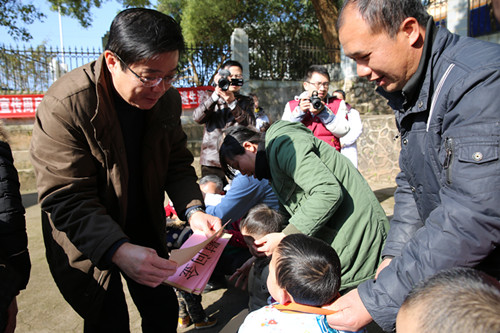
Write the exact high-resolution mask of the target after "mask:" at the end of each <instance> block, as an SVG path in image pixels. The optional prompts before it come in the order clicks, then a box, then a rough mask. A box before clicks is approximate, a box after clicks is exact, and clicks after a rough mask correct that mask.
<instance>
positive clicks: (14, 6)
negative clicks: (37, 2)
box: [0, 0, 151, 41]
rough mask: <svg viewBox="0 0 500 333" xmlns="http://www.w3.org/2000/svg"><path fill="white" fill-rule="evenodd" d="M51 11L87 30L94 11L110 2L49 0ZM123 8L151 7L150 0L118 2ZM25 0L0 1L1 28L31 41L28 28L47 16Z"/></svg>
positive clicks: (13, 35) (21, 38) (16, 37)
mask: <svg viewBox="0 0 500 333" xmlns="http://www.w3.org/2000/svg"><path fill="white" fill-rule="evenodd" d="M47 1H48V3H50V5H51V7H50V9H51V10H53V11H56V12H57V11H58V10H60V11H61V15H64V16H69V17H73V18H75V19H77V20H78V22H79V23H80V25H81V26H82V27H84V28H87V27H89V26H91V25H92V9H93V7H95V8H100V7H101V5H102V4H103V3H104V2H106V1H108V0H47ZM117 1H119V2H120V3H121V4H122V5H123V7H125V8H126V7H149V6H151V2H150V1H149V0H117ZM25 2H27V1H23V0H0V26H4V27H6V28H7V31H8V33H9V35H11V36H12V37H13V38H14V39H20V40H23V41H29V40H30V39H31V38H32V36H31V34H30V33H29V31H28V29H27V28H26V27H22V26H21V25H29V24H32V23H33V22H35V21H43V19H44V18H45V14H44V13H42V12H40V10H39V9H38V8H36V7H35V6H34V5H32V4H31V3H30V4H26V3H25Z"/></svg>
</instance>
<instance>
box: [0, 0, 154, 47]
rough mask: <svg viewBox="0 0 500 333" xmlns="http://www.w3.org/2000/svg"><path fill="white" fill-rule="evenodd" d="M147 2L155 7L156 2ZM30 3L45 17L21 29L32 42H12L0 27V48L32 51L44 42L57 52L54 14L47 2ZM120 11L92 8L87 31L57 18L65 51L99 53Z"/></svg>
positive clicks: (111, 2) (110, 6) (113, 4)
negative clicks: (24, 46) (104, 38)
mask: <svg viewBox="0 0 500 333" xmlns="http://www.w3.org/2000/svg"><path fill="white" fill-rule="evenodd" d="M151 2H152V3H156V1H151ZM32 3H33V4H34V5H35V6H36V7H37V8H39V9H40V11H41V12H43V13H44V14H45V15H46V18H45V19H44V21H43V22H35V23H33V24H30V25H25V27H27V28H28V31H29V32H30V33H31V35H32V36H33V39H31V40H30V41H29V42H27V43H26V42H20V41H17V42H16V41H15V40H14V39H13V38H12V37H10V35H9V34H8V33H7V29H5V28H4V27H0V36H1V38H0V44H6V45H7V46H9V45H12V46H16V45H19V46H22V45H26V46H33V47H36V46H38V45H41V44H42V43H43V42H44V41H45V42H46V45H47V46H52V47H59V48H60V47H61V42H60V38H59V36H60V35H59V15H58V13H57V12H53V11H51V10H50V9H49V8H50V5H49V3H48V1H45V0H41V1H33V2H32ZM122 9H124V7H123V6H122V5H121V4H120V3H118V2H117V1H115V0H108V1H103V3H102V5H101V7H100V8H95V7H93V8H92V10H91V14H92V25H91V26H90V27H88V28H83V27H82V26H81V25H80V24H79V23H78V21H77V20H76V19H74V18H71V17H67V16H61V21H62V31H63V34H62V35H63V44H64V48H65V49H67V48H68V47H70V48H71V49H74V48H75V47H76V48H77V49H78V50H80V48H83V49H84V50H86V49H87V48H89V49H92V48H95V49H97V48H99V47H100V48H101V49H102V42H101V38H102V37H103V36H104V35H105V34H106V32H107V31H108V30H109V26H110V25H111V21H113V18H114V17H115V15H116V14H117V13H118V12H119V11H120V10H122Z"/></svg>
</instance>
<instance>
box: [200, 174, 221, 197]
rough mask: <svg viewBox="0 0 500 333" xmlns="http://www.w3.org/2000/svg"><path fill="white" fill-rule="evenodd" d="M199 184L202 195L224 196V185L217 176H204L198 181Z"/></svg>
mask: <svg viewBox="0 0 500 333" xmlns="http://www.w3.org/2000/svg"><path fill="white" fill-rule="evenodd" d="M199 183H200V189H201V191H202V192H203V193H204V194H206V193H211V194H224V183H223V182H222V179H221V178H220V177H219V176H216V175H206V176H205V177H203V178H201V179H200V182H199Z"/></svg>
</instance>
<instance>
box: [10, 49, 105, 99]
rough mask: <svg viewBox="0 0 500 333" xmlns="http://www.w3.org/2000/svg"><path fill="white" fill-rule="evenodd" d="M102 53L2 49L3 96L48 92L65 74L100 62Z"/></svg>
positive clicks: (69, 50) (94, 51)
mask: <svg viewBox="0 0 500 333" xmlns="http://www.w3.org/2000/svg"><path fill="white" fill-rule="evenodd" d="M100 53H101V50H99V49H97V50H95V49H93V50H89V49H87V50H83V49H80V50H77V49H76V48H75V49H71V48H68V49H64V50H60V49H59V48H46V47H43V46H40V47H37V48H31V47H29V48H14V47H12V46H5V45H1V46H0V89H1V92H0V94H37V93H43V92H45V91H46V90H47V89H48V88H49V87H50V85H51V84H52V83H53V82H54V81H55V80H57V78H58V77H60V76H61V75H62V74H64V73H66V72H67V71H70V70H72V69H74V68H76V67H79V66H81V65H83V64H85V63H87V62H90V61H92V60H94V59H97V58H98V57H99V55H100Z"/></svg>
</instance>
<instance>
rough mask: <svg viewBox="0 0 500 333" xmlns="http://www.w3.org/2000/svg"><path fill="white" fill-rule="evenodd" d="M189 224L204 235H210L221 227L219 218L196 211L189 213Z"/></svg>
mask: <svg viewBox="0 0 500 333" xmlns="http://www.w3.org/2000/svg"><path fill="white" fill-rule="evenodd" d="M189 225H190V226H191V229H193V231H201V232H203V233H204V234H205V236H207V237H210V236H212V235H213V234H215V233H216V232H217V231H218V230H219V229H220V228H222V222H221V220H220V218H218V217H216V216H212V215H209V214H207V213H204V212H201V211H200V212H196V213H194V214H193V215H191V218H190V219H189Z"/></svg>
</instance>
